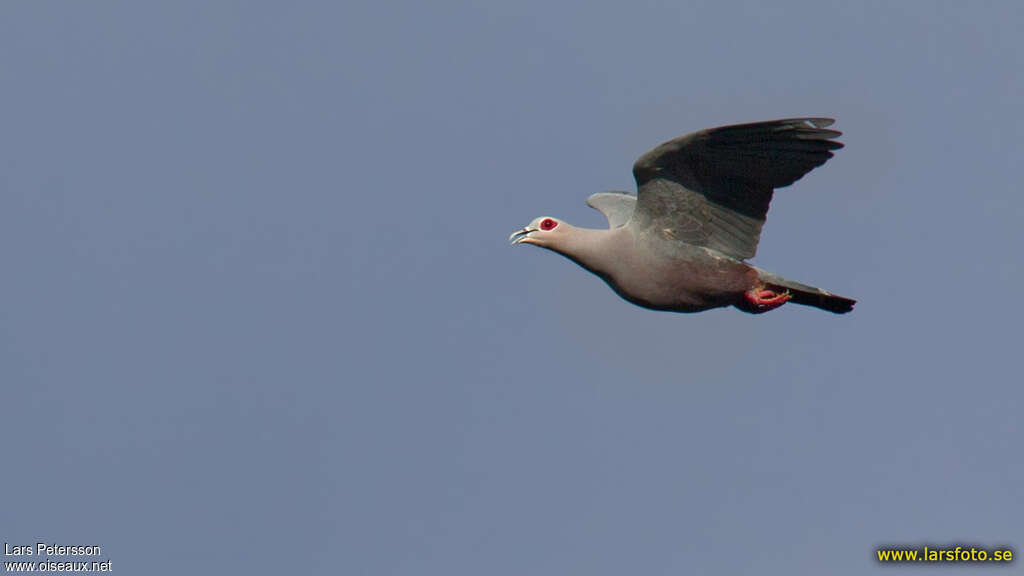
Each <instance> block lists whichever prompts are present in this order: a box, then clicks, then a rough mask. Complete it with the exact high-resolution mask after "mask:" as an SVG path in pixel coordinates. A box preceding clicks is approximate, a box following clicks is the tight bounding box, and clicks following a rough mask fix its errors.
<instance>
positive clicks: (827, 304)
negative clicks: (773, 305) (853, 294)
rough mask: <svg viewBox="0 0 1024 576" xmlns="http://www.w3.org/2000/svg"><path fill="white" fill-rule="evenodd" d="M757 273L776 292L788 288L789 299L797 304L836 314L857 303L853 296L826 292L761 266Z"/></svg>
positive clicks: (851, 308) (846, 310)
mask: <svg viewBox="0 0 1024 576" xmlns="http://www.w3.org/2000/svg"><path fill="white" fill-rule="evenodd" d="M757 273H758V276H759V277H760V278H761V281H762V282H764V284H765V286H766V287H768V288H770V289H772V290H775V291H776V292H779V291H783V290H788V291H789V294H790V300H789V301H790V302H794V303H796V304H803V305H804V306H814V307H815V308H821V309H822V310H828V311H829V312H833V313H835V314H846V313H847V312H849V311H851V310H853V305H854V304H856V303H857V301H856V300H853V299H851V298H843V297H842V296H836V295H835V294H831V293H829V292H826V291H824V290H822V289H821V288H815V287H814V286H808V285H806V284H801V283H799V282H794V281H792V280H789V279H787V278H783V277H782V276H779V275H777V274H772V273H771V272H765V271H764V270H761V269H760V268H758V269H757Z"/></svg>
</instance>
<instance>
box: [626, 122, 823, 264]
mask: <svg viewBox="0 0 1024 576" xmlns="http://www.w3.org/2000/svg"><path fill="white" fill-rule="evenodd" d="M833 122H834V120H832V119H831V118H790V119H785V120H773V121H770V122H755V123H752V124H738V125H734V126H723V127H720V128H711V129H708V130H701V131H699V132H694V133H692V134H687V135H686V136H682V137H679V138H676V139H675V140H670V141H668V142H666V143H664V144H662V145H660V146H658V147H657V148H654V149H653V150H651V151H649V152H647V153H646V154H644V155H643V156H641V157H640V158H639V159H638V160H637V161H636V163H635V164H633V177H634V178H635V179H636V184H637V204H636V209H635V210H634V212H633V217H632V220H631V221H630V223H629V225H630V226H634V227H637V228H639V229H644V228H653V229H655V230H658V231H659V232H664V233H665V234H667V235H669V236H671V237H674V238H677V239H679V240H680V241H683V242H686V243H688V244H695V245H698V246H706V247H708V248H712V249H715V250H718V251H719V252H722V253H724V254H728V255H730V256H732V257H734V258H738V259H744V258H751V257H753V256H754V254H756V253H757V242H758V240H759V239H760V236H761V226H762V225H763V224H764V220H765V215H766V214H767V213H768V205H769V203H770V202H771V200H772V192H773V191H774V189H775V188H781V187H783V186H789V185H790V184H792V183H793V182H796V181H797V180H799V179H800V178H801V177H802V176H803V175H804V174H807V173H808V172H810V171H811V170H813V169H814V168H816V167H818V166H821V165H822V164H824V163H825V161H827V160H828V159H829V158H831V157H832V150H837V149H839V148H842V147H843V145H842V144H841V143H839V142H836V141H834V140H832V138H836V137H838V136H840V135H841V134H842V132H839V131H836V130H828V129H826V128H827V127H828V126H830V125H831V124H832V123H833Z"/></svg>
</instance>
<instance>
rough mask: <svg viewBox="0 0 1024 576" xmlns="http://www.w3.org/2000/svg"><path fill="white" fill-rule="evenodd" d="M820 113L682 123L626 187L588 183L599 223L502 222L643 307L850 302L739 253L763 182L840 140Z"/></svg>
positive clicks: (766, 185) (749, 308) (755, 218)
mask: <svg viewBox="0 0 1024 576" xmlns="http://www.w3.org/2000/svg"><path fill="white" fill-rule="evenodd" d="M833 122H834V120H832V119H831V118H789V119H784V120H773V121H769V122H755V123H751V124H738V125H734V126H723V127H720V128H711V129H709V130H701V131H699V132H694V133H692V134H688V135H686V136H682V137H680V138H676V139H674V140H670V141H668V142H665V143H664V144H662V145H660V146H658V147H657V148H654V149H653V150H651V151H649V152H647V153H646V154H644V155H643V156H641V157H640V158H639V159H638V160H637V161H636V163H635V164H633V177H634V179H636V185H637V193H636V196H633V195H631V194H629V193H627V192H600V193H597V194H594V195H592V196H591V197H590V198H588V199H587V204H588V205H590V206H591V207H592V208H595V209H597V210H599V211H600V212H601V213H602V214H604V216H605V217H606V218H607V219H608V229H607V230H604V229H601V230H594V229H589V228H577V227H575V226H572V225H570V224H568V223H566V222H564V221H562V220H559V219H558V218H552V217H548V216H542V217H540V218H537V219H535V220H534V221H533V222H530V224H529V225H528V226H526V227H525V228H523V229H522V230H519V231H517V232H515V233H513V234H512V236H510V237H509V242H511V243H512V244H534V245H536V246H540V247H541V248H547V249H548V250H552V251H554V252H557V253H559V254H561V255H563V256H565V257H567V258H569V259H570V260H572V261H573V262H576V263H577V264H579V265H580V266H582V267H584V268H586V269H587V270H589V271H591V272H593V273H594V274H596V275H597V276H599V277H600V278H601V279H602V280H604V281H605V282H607V283H608V285H609V286H610V287H611V288H612V290H614V291H615V292H616V293H617V294H618V295H619V296H621V297H622V298H624V299H626V300H628V301H629V302H632V303H633V304H636V305H638V306H642V307H644V308H650V309H653V310H670V311H674V312H700V311H702V310H708V309H710V308H719V307H723V306H735V307H736V308H739V309H740V310H742V311H744V312H749V313H752V314H760V313H763V312H767V311H769V310H773V309H775V308H778V307H779V306H782V305H783V304H785V303H786V302H794V303H796V304H803V305H805V306H814V307H815V308H821V309H822V310H828V311H829V312H834V313H836V314H845V313H847V312H849V311H850V310H852V309H853V305H854V303H855V302H856V301H855V300H851V299H849V298H843V297H842V296H836V295H835V294H831V293H829V292H826V291H824V290H821V289H819V288H814V287H813V286H807V285H806V284H800V283H799V282H794V281H792V280H788V279H786V278H783V277H782V276H778V275H775V274H772V273H770V272H765V271H764V270H761V269H760V268H757V267H755V266H752V265H750V264H748V263H747V262H745V260H746V259H748V258H752V257H753V256H754V254H755V253H756V252H757V243H758V240H759V238H760V235H761V226H763V225H764V220H765V215H766V214H767V212H768V204H769V203H770V202H771V199H772V193H773V191H774V190H775V188H782V187H784V186H789V185H790V184H792V183H793V182H796V181H797V180H799V179H800V178H801V177H803V175H804V174H807V173H808V172H810V171H811V170H813V169H814V168H816V167H818V166H821V165H822V164H824V163H825V161H827V160H828V159H829V158H831V157H832V151H833V150H837V149H839V148H842V147H843V145H842V144H841V143H840V142H837V141H835V140H833V139H834V138H837V137H838V136H840V135H841V134H842V132H839V131H836V130H829V129H827V128H828V126H830V125H832V123H833Z"/></svg>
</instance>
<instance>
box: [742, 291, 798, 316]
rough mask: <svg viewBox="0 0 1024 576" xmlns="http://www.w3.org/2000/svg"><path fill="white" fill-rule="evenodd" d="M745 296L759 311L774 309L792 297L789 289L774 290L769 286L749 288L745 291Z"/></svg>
mask: <svg viewBox="0 0 1024 576" xmlns="http://www.w3.org/2000/svg"><path fill="white" fill-rule="evenodd" d="M743 297H744V298H745V299H746V301H747V302H749V303H750V305H751V306H753V308H754V310H755V311H757V312H767V311H769V310H774V309H775V308H778V307H779V306H782V305H783V304H785V303H786V302H788V301H789V299H790V298H792V296H790V294H789V290H785V291H783V292H775V291H774V290H769V289H767V288H754V289H751V290H747V291H746V292H744V293H743Z"/></svg>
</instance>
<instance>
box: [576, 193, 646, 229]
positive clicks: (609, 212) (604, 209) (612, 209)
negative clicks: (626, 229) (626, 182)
mask: <svg viewBox="0 0 1024 576" xmlns="http://www.w3.org/2000/svg"><path fill="white" fill-rule="evenodd" d="M587 206H590V207H591V208H594V209H595V210H598V211H599V212H601V214H604V217H605V218H607V219H608V227H609V228H618V227H619V226H625V225H626V222H629V219H630V218H631V217H632V216H633V207H634V206H636V196H633V195H632V194H627V193H626V192H598V193H597V194H591V195H590V198H587Z"/></svg>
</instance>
